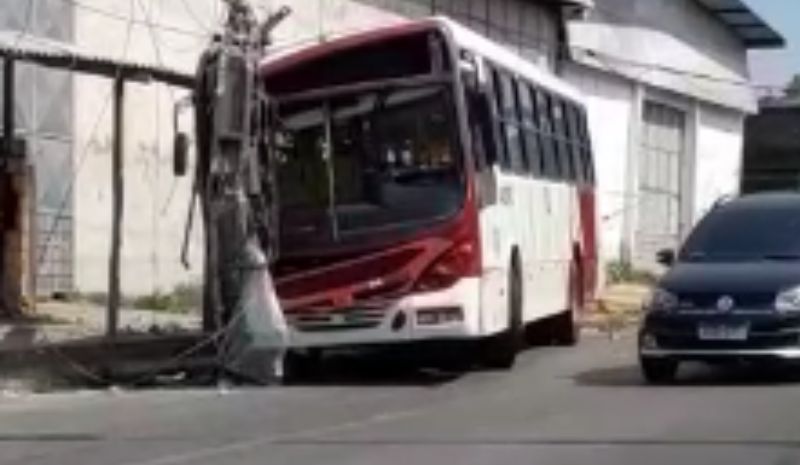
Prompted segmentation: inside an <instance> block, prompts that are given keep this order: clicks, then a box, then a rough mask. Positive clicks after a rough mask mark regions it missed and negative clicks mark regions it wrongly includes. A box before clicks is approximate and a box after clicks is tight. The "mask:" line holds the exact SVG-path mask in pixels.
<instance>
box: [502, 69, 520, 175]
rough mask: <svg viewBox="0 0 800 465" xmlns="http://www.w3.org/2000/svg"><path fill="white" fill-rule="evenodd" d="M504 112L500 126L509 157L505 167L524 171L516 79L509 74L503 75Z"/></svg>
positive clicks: (513, 170)
mask: <svg viewBox="0 0 800 465" xmlns="http://www.w3.org/2000/svg"><path fill="white" fill-rule="evenodd" d="M501 80H502V81H501V82H502V98H503V107H502V108H503V112H502V115H501V117H500V126H501V129H502V131H503V134H504V135H505V139H506V150H507V159H506V165H505V167H506V168H508V169H509V170H511V171H512V172H514V173H523V172H524V171H525V164H524V160H523V158H522V134H521V132H520V127H519V111H518V108H517V98H516V95H515V91H514V88H515V87H516V79H515V78H512V77H510V76H509V75H508V74H505V73H504V74H502V75H501Z"/></svg>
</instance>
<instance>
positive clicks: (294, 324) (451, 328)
mask: <svg viewBox="0 0 800 465" xmlns="http://www.w3.org/2000/svg"><path fill="white" fill-rule="evenodd" d="M479 308H480V281H479V279H478V278H466V279H462V280H461V281H459V282H458V283H457V284H456V285H455V286H453V287H451V288H449V289H446V290H443V291H437V292H431V293H424V294H423V293H420V294H413V295H410V296H406V297H404V298H402V299H399V300H396V301H394V302H392V303H391V304H388V305H386V306H382V307H378V308H376V307H358V306H355V307H353V308H347V309H337V310H332V311H325V312H324V313H323V312H311V311H300V312H293V313H290V314H287V321H288V323H289V345H290V347H291V348H296V349H302V348H325V347H342V346H370V345H378V344H386V345H393V344H403V343H414V342H423V341H434V340H464V339H473V338H475V337H478V336H480V312H479Z"/></svg>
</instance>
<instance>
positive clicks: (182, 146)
mask: <svg viewBox="0 0 800 465" xmlns="http://www.w3.org/2000/svg"><path fill="white" fill-rule="evenodd" d="M188 160H189V137H188V136H187V135H186V134H185V133H183V132H179V133H177V134H175V140H174V141H173V146H172V171H173V173H175V176H185V175H186V170H187V165H188Z"/></svg>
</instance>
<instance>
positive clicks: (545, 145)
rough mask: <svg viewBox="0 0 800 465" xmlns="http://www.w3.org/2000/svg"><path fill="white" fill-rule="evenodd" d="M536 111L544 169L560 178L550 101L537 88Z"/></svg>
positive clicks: (547, 175) (555, 177) (548, 176)
mask: <svg viewBox="0 0 800 465" xmlns="http://www.w3.org/2000/svg"><path fill="white" fill-rule="evenodd" d="M536 113H537V114H538V115H539V142H540V146H541V147H542V155H543V156H542V158H543V159H544V164H543V168H544V169H543V171H544V176H545V177H547V178H552V179H558V173H559V167H558V159H557V158H556V147H555V140H553V136H552V134H553V130H552V127H553V125H552V121H551V114H550V102H549V98H548V96H547V94H545V93H544V91H542V90H541V89H536Z"/></svg>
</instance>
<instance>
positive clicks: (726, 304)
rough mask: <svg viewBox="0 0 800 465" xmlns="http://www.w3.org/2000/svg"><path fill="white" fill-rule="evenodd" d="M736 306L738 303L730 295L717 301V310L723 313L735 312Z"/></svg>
mask: <svg viewBox="0 0 800 465" xmlns="http://www.w3.org/2000/svg"><path fill="white" fill-rule="evenodd" d="M735 305H736V302H734V300H733V297H731V296H729V295H724V296H722V297H720V298H719V300H717V310H719V311H721V312H729V311H731V310H733V307H734V306H735Z"/></svg>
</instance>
